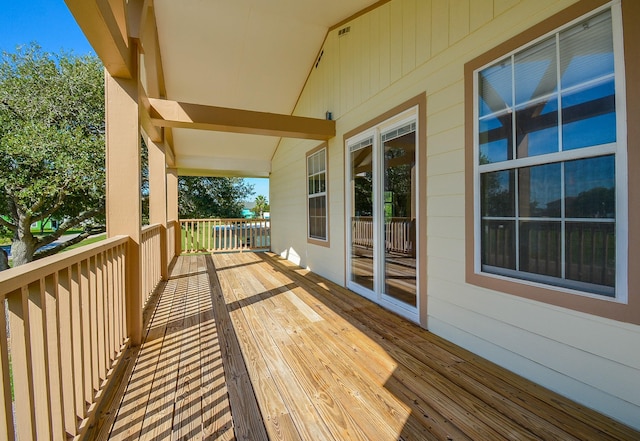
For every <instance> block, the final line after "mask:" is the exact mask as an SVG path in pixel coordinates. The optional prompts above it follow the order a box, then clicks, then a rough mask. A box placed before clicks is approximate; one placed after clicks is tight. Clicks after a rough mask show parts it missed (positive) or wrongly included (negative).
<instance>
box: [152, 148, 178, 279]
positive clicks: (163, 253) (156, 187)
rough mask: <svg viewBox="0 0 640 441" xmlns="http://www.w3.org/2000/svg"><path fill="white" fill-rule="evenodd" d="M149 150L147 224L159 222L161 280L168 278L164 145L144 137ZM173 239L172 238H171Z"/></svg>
mask: <svg viewBox="0 0 640 441" xmlns="http://www.w3.org/2000/svg"><path fill="white" fill-rule="evenodd" d="M146 142H147V150H148V152H149V224H151V225H155V224H160V225H161V226H162V228H161V229H160V230H161V231H160V256H159V258H160V261H161V262H160V269H161V276H162V280H167V279H168V278H169V262H168V260H169V259H168V258H167V172H166V158H165V150H164V145H162V144H161V143H156V142H154V141H153V140H152V139H151V138H150V137H149V136H147V138H146ZM171 240H173V238H171Z"/></svg>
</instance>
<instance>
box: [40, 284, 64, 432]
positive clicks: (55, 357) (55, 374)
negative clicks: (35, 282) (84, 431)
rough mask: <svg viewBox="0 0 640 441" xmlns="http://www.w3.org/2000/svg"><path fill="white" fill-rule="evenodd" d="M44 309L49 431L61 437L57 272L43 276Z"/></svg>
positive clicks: (62, 425)
mask: <svg viewBox="0 0 640 441" xmlns="http://www.w3.org/2000/svg"><path fill="white" fill-rule="evenodd" d="M44 288H45V311H46V316H45V317H46V328H47V359H48V363H49V390H50V397H49V400H50V412H51V431H52V433H53V438H54V439H58V438H63V437H64V436H66V435H65V430H64V419H63V418H64V416H63V413H62V409H63V404H62V384H61V381H62V379H61V372H60V358H61V357H62V354H61V352H60V340H59V324H58V307H59V304H58V296H57V290H58V274H57V273H53V274H50V275H48V276H47V277H46V278H45V286H44Z"/></svg>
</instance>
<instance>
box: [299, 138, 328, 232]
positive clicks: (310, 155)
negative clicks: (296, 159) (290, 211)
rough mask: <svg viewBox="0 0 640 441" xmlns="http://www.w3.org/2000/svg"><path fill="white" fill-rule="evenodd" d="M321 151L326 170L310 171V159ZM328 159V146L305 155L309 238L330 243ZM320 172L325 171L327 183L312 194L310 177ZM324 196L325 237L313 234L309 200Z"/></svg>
mask: <svg viewBox="0 0 640 441" xmlns="http://www.w3.org/2000/svg"><path fill="white" fill-rule="evenodd" d="M321 152H323V153H324V170H323V171H322V172H318V173H310V170H309V159H310V158H312V157H314V156H315V155H318V154H320V153H321ZM327 159H328V154H327V146H326V145H325V146H323V147H320V148H318V149H315V151H313V150H312V151H311V152H310V153H308V154H307V155H306V157H305V167H306V171H307V176H306V178H307V185H306V187H307V240H310V241H313V242H321V243H328V242H329V197H328V195H329V192H328V187H329V181H328V176H329V174H328V172H327V169H328V164H327ZM319 173H324V176H325V184H324V191H322V192H318V193H313V194H310V193H309V178H311V177H312V176H315V175H317V174H319ZM323 196H324V200H325V207H324V224H325V225H324V227H325V228H324V231H325V237H324V238H321V237H315V236H312V235H311V222H310V220H311V213H310V212H309V201H310V200H311V199H315V198H319V197H323Z"/></svg>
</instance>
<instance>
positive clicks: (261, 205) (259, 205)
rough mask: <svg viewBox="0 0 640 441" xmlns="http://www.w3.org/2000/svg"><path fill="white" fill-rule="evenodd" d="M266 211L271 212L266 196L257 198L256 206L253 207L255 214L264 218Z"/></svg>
mask: <svg viewBox="0 0 640 441" xmlns="http://www.w3.org/2000/svg"><path fill="white" fill-rule="evenodd" d="M265 211H269V201H267V197H266V196H264V195H259V196H257V197H256V200H255V206H254V207H253V212H254V214H255V215H256V216H258V217H262V216H264V212H265Z"/></svg>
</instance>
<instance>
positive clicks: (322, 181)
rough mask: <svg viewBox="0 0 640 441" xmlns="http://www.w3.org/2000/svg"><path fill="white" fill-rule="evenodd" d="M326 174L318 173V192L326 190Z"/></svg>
mask: <svg viewBox="0 0 640 441" xmlns="http://www.w3.org/2000/svg"><path fill="white" fill-rule="evenodd" d="M326 179H327V177H326V175H325V173H324V172H322V173H320V174H319V175H318V188H317V190H318V193H324V192H325V191H326Z"/></svg>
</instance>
